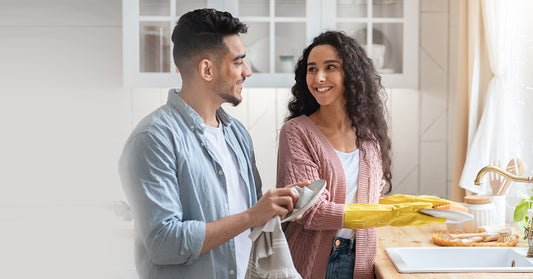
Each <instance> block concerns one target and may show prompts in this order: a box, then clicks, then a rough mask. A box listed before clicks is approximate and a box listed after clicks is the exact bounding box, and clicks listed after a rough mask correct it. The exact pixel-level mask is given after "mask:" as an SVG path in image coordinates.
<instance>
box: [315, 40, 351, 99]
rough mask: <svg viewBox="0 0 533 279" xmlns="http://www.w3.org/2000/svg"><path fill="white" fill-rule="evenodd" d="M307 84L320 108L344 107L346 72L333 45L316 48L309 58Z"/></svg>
mask: <svg viewBox="0 0 533 279" xmlns="http://www.w3.org/2000/svg"><path fill="white" fill-rule="evenodd" d="M306 82H307V87H308V88H309V91H310V92H311V94H313V96H314V97H315V99H316V101H317V102H318V103H319V104H320V106H328V105H340V106H342V107H344V104H345V103H346V100H345V99H344V95H343V94H344V70H343V69H342V61H341V60H340V58H339V55H338V53H337V49H336V48H334V47H333V46H332V45H318V46H315V47H314V48H313V49H312V50H311V52H310V53H309V57H308V58H307V74H306Z"/></svg>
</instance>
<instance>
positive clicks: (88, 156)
mask: <svg viewBox="0 0 533 279" xmlns="http://www.w3.org/2000/svg"><path fill="white" fill-rule="evenodd" d="M493 2H499V1H480V0H470V1H461V0H420V1H417V0H374V1H370V0H338V1H333V0H332V1H327V0H203V1H185V0H175V1H172V0H124V1H122V0H92V1H82V0H70V1H60V0H46V1H38V0H22V1H20V0H0V48H1V51H0V76H1V80H2V81H1V82H0V92H1V95H0V116H1V117H0V127H1V129H2V137H1V141H0V142H1V144H0V166H1V171H0V173H1V179H2V182H1V183H2V187H1V188H0V189H1V190H0V191H1V192H0V229H1V230H0V235H2V237H1V238H0V247H2V248H1V249H0V261H2V262H3V263H4V264H3V267H2V269H1V270H0V277H3V278H13V275H15V277H16V278H29V277H30V276H33V277H35V276H36V275H38V277H39V278H135V271H134V266H133V256H132V234H133V232H132V226H131V222H132V220H131V216H129V212H128V207H127V204H126V203H125V195H124V193H123V191H122V188H121V185H120V180H119V177H118V173H117V161H118V156H119V154H120V152H121V149H122V146H123V144H124V142H125V140H126V138H127V136H128V135H129V133H130V132H131V130H132V129H133V128H134V127H135V125H136V124H137V123H138V121H139V120H140V119H142V118H143V117H144V116H145V115H147V114H148V113H149V112H151V111H152V110H154V109H155V108H157V107H158V106H160V105H161V104H163V103H165V102H166V98H167V92H168V88H170V87H178V86H179V84H180V80H179V77H178V75H177V74H176V72H175V69H174V67H173V62H172V60H171V59H172V58H171V49H172V46H171V45H170V42H169V41H170V40H169V36H170V32H171V30H172V28H173V24H174V23H175V21H176V20H177V18H178V17H179V15H181V14H182V13H183V12H186V11H188V10H191V9H194V8H200V7H205V6H210V7H215V8H219V9H221V10H228V11H231V12H232V13H233V14H234V15H236V16H238V17H240V18H241V19H242V20H243V21H244V22H246V23H247V24H248V25H249V27H250V28H249V33H248V34H245V35H243V40H244V43H245V47H246V49H247V62H248V63H249V64H250V66H251V67H252V69H253V71H254V76H253V77H252V78H250V79H249V80H247V82H246V83H245V90H244V91H243V98H244V100H243V103H242V104H241V105H239V106H238V107H231V106H225V108H226V109H227V110H228V111H229V112H230V113H231V114H232V115H234V116H235V117H237V118H238V119H239V120H241V121H242V122H243V123H244V124H245V126H246V127H247V128H248V130H249V132H250V134H251V136H252V138H253V140H254V145H255V150H256V157H257V160H258V167H259V170H260V173H261V176H262V180H263V182H264V189H265V190H266V189H268V188H271V187H274V183H275V175H276V155H277V154H276V149H277V147H276V145H277V132H278V129H279V128H280V127H281V124H282V123H283V119H284V117H285V112H286V105H287V101H288V98H289V94H290V86H291V85H292V81H293V78H292V74H291V72H292V69H293V66H294V63H295V61H296V60H297V59H298V57H299V55H300V53H301V50H302V49H303V47H304V46H305V45H306V43H307V42H309V40H310V39H312V38H313V37H314V36H315V35H317V34H318V33H320V32H321V31H323V30H326V29H337V30H343V31H345V32H346V33H347V34H350V35H352V36H354V37H355V38H356V39H357V40H358V41H359V42H360V43H362V44H364V45H365V46H366V48H367V51H368V54H369V56H370V57H372V58H373V60H374V62H375V65H376V68H377V69H378V71H379V72H380V73H381V74H382V76H383V83H384V85H385V86H386V89H387V96H388V98H387V101H386V102H387V107H388V110H389V118H390V133H391V136H392V144H393V146H392V152H393V165H392V167H393V180H392V181H393V193H404V194H429V195H436V196H440V197H444V198H451V199H454V200H457V201H462V198H463V197H464V195H465V189H466V190H467V191H473V192H475V193H485V192H487V191H490V189H489V188H473V187H474V186H473V177H474V176H475V174H476V173H477V171H478V170H479V169H480V168H481V167H482V166H485V165H488V164H491V163H493V164H500V166H501V167H502V168H505V166H506V165H507V162H508V161H509V159H511V158H514V157H518V158H520V159H522V160H523V161H524V162H526V164H527V165H528V166H529V167H528V168H527V170H526V173H525V175H532V171H531V170H532V167H533V131H532V129H531V125H530V124H528V121H529V119H533V112H532V110H531V109H529V110H528V108H531V107H532V106H531V105H533V72H532V71H533V70H532V69H531V67H529V69H528V68H527V65H531V63H532V62H533V51H532V49H533V35H532V33H533V32H532V31H531V29H532V28H531V26H533V22H531V18H527V17H526V16H525V15H527V14H528V12H523V11H529V14H531V11H533V6H532V3H531V1H509V2H506V3H508V4H507V5H504V6H506V7H507V8H505V9H503V10H504V11H502V9H501V8H499V7H498V5H496V4H494V5H493ZM520 11H522V12H521V13H520ZM513 13H516V14H513ZM510 15H515V16H511V17H510ZM509 18H514V19H515V20H513V21H512V22H508V20H507V19H509ZM526 26H527V27H528V28H526ZM491 81H492V83H491ZM489 84H491V85H490V86H489ZM480 127H481V128H480ZM465 162H466V164H465ZM463 170H464V171H463ZM469 181H470V182H469ZM485 187H488V186H485ZM509 191H510V192H509V193H508V199H509V200H510V201H511V202H518V201H519V200H520V199H521V197H522V195H528V196H529V195H531V192H530V191H529V189H528V185H522V184H516V183H515V184H514V185H513V187H511V188H510V190H509ZM488 194H490V192H488ZM510 206H512V205H510ZM4 274H5V275H10V277H6V276H2V275H4Z"/></svg>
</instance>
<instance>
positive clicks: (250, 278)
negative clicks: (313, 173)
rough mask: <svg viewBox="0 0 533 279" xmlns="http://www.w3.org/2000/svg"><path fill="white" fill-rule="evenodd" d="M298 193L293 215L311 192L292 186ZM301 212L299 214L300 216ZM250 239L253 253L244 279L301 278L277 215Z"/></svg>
mask: <svg viewBox="0 0 533 279" xmlns="http://www.w3.org/2000/svg"><path fill="white" fill-rule="evenodd" d="M292 190H293V191H294V192H295V193H296V194H298V202H297V203H296V206H295V207H294V210H293V213H297V212H298V209H299V208H301V207H303V206H304V205H305V204H307V203H308V202H310V200H311V199H312V198H313V194H314V191H313V190H311V189H309V187H307V186H305V187H298V186H294V187H292ZM301 213H302V212H298V214H301ZM248 237H249V238H250V239H252V241H253V244H252V251H251V252H250V259H249V261H248V269H247V270H246V276H245V278H246V279H260V278H269V279H282V278H283V279H285V278H286V279H301V278H302V276H301V275H300V274H299V273H298V271H296V268H295V267H294V263H293V262H292V257H291V251H290V250H289V244H288V243H287V239H286V238H285V234H284V233H283V230H282V229H281V219H280V218H279V216H276V217H274V218H272V219H270V220H269V221H268V222H267V223H266V224H265V225H264V226H262V227H256V228H254V229H253V231H252V232H251V233H250V235H249V236H248Z"/></svg>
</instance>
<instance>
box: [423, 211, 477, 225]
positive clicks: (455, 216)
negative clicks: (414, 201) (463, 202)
mask: <svg viewBox="0 0 533 279" xmlns="http://www.w3.org/2000/svg"><path fill="white" fill-rule="evenodd" d="M418 212H420V213H423V214H426V215H429V216H432V217H439V218H446V223H461V222H464V221H468V220H472V219H474V215H472V214H469V213H465V212H461V211H456V210H448V209H434V208H423V209H420V210H419V211H418Z"/></svg>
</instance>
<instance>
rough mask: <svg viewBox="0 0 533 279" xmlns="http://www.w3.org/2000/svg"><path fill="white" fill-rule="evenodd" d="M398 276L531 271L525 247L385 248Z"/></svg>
mask: <svg viewBox="0 0 533 279" xmlns="http://www.w3.org/2000/svg"><path fill="white" fill-rule="evenodd" d="M386 251H387V254H388V255H389V258H390V259H391V261H392V263H393V264H394V266H395V267H396V269H397V270H398V272H400V273H423V272H533V258H527V257H526V253H527V248H525V247H391V248H386Z"/></svg>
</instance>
